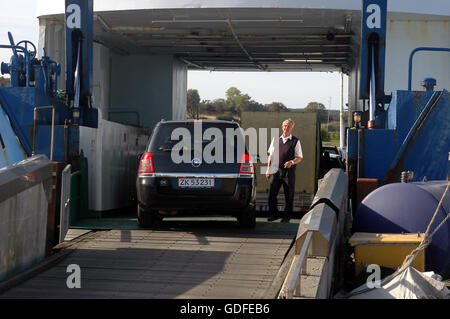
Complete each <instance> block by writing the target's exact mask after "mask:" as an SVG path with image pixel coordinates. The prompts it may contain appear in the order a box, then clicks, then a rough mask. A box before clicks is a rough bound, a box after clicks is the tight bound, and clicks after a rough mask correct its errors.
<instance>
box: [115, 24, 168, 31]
mask: <svg viewBox="0 0 450 319" xmlns="http://www.w3.org/2000/svg"><path fill="white" fill-rule="evenodd" d="M164 29H165V27H160V26H156V25H149V26H115V27H111V30H113V31H137V32H145V31H162V30H164Z"/></svg>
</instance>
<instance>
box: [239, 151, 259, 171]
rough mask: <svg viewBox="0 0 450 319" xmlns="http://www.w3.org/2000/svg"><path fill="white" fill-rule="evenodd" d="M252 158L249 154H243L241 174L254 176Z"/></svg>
mask: <svg viewBox="0 0 450 319" xmlns="http://www.w3.org/2000/svg"><path fill="white" fill-rule="evenodd" d="M254 173H255V170H254V168H253V163H252V158H251V157H250V155H249V154H242V158H241V166H240V167H239V174H254Z"/></svg>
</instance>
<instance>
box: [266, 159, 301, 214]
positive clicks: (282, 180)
mask: <svg viewBox="0 0 450 319" xmlns="http://www.w3.org/2000/svg"><path fill="white" fill-rule="evenodd" d="M281 185H283V190H284V199H285V202H286V205H285V208H284V216H283V217H285V218H290V217H291V216H292V208H293V205H294V194H295V165H293V166H291V168H288V169H279V170H278V172H276V173H275V174H272V175H270V188H269V213H270V216H271V217H278V208H277V204H278V201H277V196H278V192H279V191H280V187H281Z"/></svg>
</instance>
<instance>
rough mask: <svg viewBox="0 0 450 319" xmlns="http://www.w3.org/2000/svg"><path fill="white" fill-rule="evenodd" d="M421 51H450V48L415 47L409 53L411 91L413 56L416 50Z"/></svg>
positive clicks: (409, 85)
mask: <svg viewBox="0 0 450 319" xmlns="http://www.w3.org/2000/svg"><path fill="white" fill-rule="evenodd" d="M419 51H438V52H450V48H430V47H419V48H415V49H414V50H413V51H412V52H411V54H410V55H409V64H408V91H411V81H412V61H413V56H414V54H416V52H419Z"/></svg>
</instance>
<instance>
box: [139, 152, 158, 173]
mask: <svg viewBox="0 0 450 319" xmlns="http://www.w3.org/2000/svg"><path fill="white" fill-rule="evenodd" d="M154 172H155V167H154V166H153V155H152V153H150V152H147V153H144V155H142V157H141V162H140V163H139V174H151V173H154Z"/></svg>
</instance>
